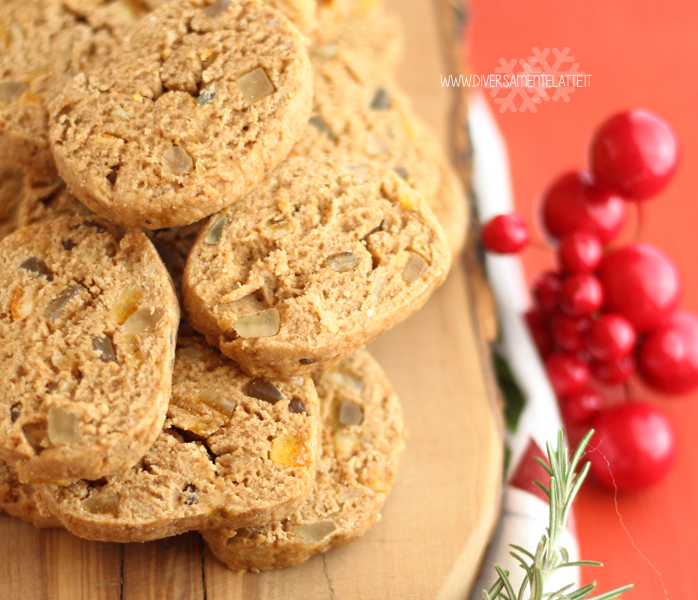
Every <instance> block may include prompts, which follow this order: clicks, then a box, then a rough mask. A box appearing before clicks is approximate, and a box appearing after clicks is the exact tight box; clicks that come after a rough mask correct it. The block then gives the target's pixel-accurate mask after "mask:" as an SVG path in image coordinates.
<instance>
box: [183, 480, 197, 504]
mask: <svg viewBox="0 0 698 600" xmlns="http://www.w3.org/2000/svg"><path fill="white" fill-rule="evenodd" d="M182 502H184V504H186V505H187V506H191V505H192V504H194V503H195V502H196V486H195V485H193V484H191V483H190V484H189V485H188V486H187V487H185V488H184V491H183V492H182Z"/></svg>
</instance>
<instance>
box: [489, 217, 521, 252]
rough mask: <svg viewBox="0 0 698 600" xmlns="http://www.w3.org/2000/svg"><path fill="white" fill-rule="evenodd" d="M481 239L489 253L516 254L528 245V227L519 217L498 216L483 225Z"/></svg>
mask: <svg viewBox="0 0 698 600" xmlns="http://www.w3.org/2000/svg"><path fill="white" fill-rule="evenodd" d="M481 237H482V245H483V246H484V247H485V249H486V250H489V251H490V252H496V253H498V254H516V253H517V252H520V251H521V250H522V249H523V247H524V246H525V245H526V244H528V227H526V223H524V221H523V219H522V218H521V217H520V216H519V215H499V216H498V217H495V218H494V219H492V220H490V221H488V222H487V224H485V226H484V227H483V228H482V234H481Z"/></svg>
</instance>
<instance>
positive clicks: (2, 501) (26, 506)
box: [0, 460, 61, 529]
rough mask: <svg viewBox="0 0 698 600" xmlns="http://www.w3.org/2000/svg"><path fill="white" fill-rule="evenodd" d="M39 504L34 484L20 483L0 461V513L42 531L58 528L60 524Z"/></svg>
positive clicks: (11, 470)
mask: <svg viewBox="0 0 698 600" xmlns="http://www.w3.org/2000/svg"><path fill="white" fill-rule="evenodd" d="M41 504H42V503H41V502H40V498H39V494H38V492H37V491H36V488H35V487H34V484H32V483H20V481H19V479H17V474H16V473H15V472H14V469H12V467H10V466H9V465H8V464H7V463H5V462H3V461H1V460H0V512H3V513H7V514H8V515H11V516H13V517H17V518H18V519H22V521H26V522H27V523H32V524H33V525H35V526H36V527H40V528H42V529H44V528H51V527H60V526H61V522H60V521H59V520H58V519H57V518H56V517H54V516H53V515H52V514H50V513H48V512H45V511H44V510H42V509H43V507H42V505H41Z"/></svg>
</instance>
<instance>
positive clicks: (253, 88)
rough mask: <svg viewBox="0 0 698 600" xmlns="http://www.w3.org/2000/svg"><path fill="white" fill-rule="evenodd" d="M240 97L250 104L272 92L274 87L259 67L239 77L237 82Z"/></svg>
mask: <svg viewBox="0 0 698 600" xmlns="http://www.w3.org/2000/svg"><path fill="white" fill-rule="evenodd" d="M236 83H237V84H238V87H239V88H240V91H241V92H242V95H243V96H244V97H245V100H247V101H248V102H249V103H250V104H252V103H253V102H257V100H261V99H262V98H265V97H266V96H268V95H269V94H271V93H273V92H274V85H273V84H272V82H271V81H269V77H267V74H266V73H265V72H264V69H262V68H261V67H259V68H257V69H255V70H254V71H251V72H250V73H247V75H243V76H242V77H240V78H239V79H238V80H237V82H236Z"/></svg>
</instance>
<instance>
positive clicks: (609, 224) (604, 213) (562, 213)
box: [543, 171, 626, 244]
mask: <svg viewBox="0 0 698 600" xmlns="http://www.w3.org/2000/svg"><path fill="white" fill-rule="evenodd" d="M625 214H626V204H625V202H623V201H622V200H621V199H620V198H618V197H617V196H614V195H613V194H611V193H610V192H609V191H608V190H604V189H602V188H600V187H599V186H597V185H594V184H593V182H592V181H591V177H590V176H589V175H588V174H587V173H585V172H584V171H578V172H574V171H573V172H571V173H566V174H565V175H563V176H562V177H560V178H559V179H557V180H556V181H555V182H554V183H553V184H552V186H551V187H550V188H549V189H548V190H547V191H546V192H545V195H544V197H543V220H544V221H545V227H546V229H547V230H548V232H549V233H550V235H552V236H553V237H555V238H561V237H563V236H565V235H567V234H568V233H572V232H574V231H586V232H588V233H592V234H594V235H596V236H597V237H598V238H599V240H601V243H602V244H608V242H610V241H611V240H613V238H615V237H616V236H617V235H618V234H619V233H620V230H621V229H622V227H623V224H624V223H625Z"/></svg>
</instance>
